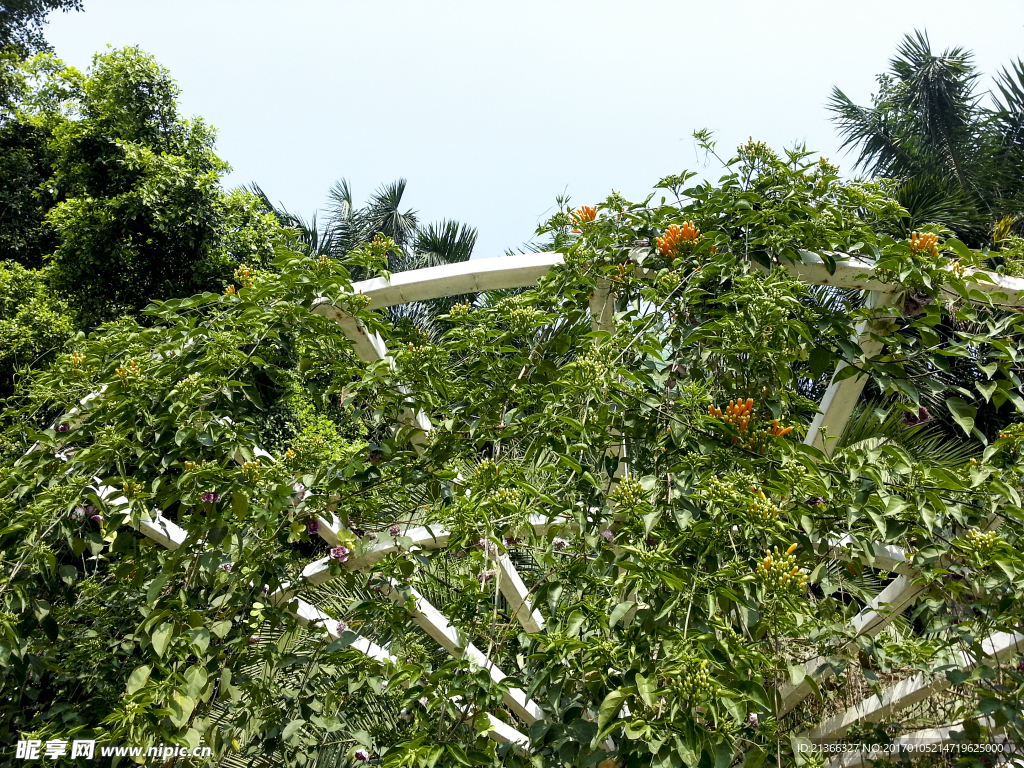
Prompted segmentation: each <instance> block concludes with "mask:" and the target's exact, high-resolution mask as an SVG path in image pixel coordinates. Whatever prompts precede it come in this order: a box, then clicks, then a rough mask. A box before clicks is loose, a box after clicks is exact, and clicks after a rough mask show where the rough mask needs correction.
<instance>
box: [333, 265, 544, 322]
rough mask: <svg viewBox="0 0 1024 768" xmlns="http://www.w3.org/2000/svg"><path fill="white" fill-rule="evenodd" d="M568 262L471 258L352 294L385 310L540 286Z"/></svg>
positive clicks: (358, 287)
mask: <svg viewBox="0 0 1024 768" xmlns="http://www.w3.org/2000/svg"><path fill="white" fill-rule="evenodd" d="M563 261H564V259H563V257H562V254H560V253H526V254H522V255H519V256H504V257H500V258H495V259H471V260H470V261H463V262H459V263H458V264H444V265H442V266H439V267H427V268H426V269H411V270H409V271H407V272H393V273H392V274H391V277H390V279H385V278H383V277H374V278H371V279H370V280H363V281H361V282H358V283H353V284H352V293H356V294H359V293H361V294H363V295H365V296H367V297H369V299H370V303H369V305H368V308H369V309H382V308H384V307H391V306H394V305H396V304H407V303H409V302H412V301H429V300H430V299H440V298H446V297H448V296H458V295H460V294H463V293H480V292H482V291H497V290H503V289H506V288H526V287H528V286H531V285H536V283H537V281H538V280H540V278H542V277H544V275H546V274H547V273H548V272H549V271H550V270H551V268H552V267H553V266H555V265H557V264H562V263H563Z"/></svg>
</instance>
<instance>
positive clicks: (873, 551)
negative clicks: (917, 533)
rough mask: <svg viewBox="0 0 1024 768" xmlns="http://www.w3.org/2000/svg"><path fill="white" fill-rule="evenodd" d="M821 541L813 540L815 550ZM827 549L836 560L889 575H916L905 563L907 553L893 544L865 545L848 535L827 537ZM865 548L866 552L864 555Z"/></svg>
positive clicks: (912, 568) (870, 543)
mask: <svg viewBox="0 0 1024 768" xmlns="http://www.w3.org/2000/svg"><path fill="white" fill-rule="evenodd" d="M820 541H821V540H820V539H818V540H815V542H814V544H815V548H816V549H817V546H818V544H819V542H820ZM825 541H826V544H827V545H828V548H829V554H831V555H832V556H833V557H835V558H836V559H838V560H845V561H848V562H851V561H853V560H857V561H858V562H863V563H864V564H865V565H867V566H868V567H871V568H877V569H878V570H880V571H888V572H890V573H899V574H907V573H917V571H916V569H915V568H914V567H913V566H912V565H910V563H909V562H908V561H907V553H906V551H905V550H904V549H903V548H902V547H897V546H896V545H895V544H879V543H877V542H868V543H867V544H866V547H865V544H863V543H860V542H857V541H856V540H855V539H854V538H853V537H852V536H851V535H850V534H844V535H843V536H838V537H829V538H828V539H826V540H825ZM865 548H866V549H867V552H866V553H865V551H864V550H865Z"/></svg>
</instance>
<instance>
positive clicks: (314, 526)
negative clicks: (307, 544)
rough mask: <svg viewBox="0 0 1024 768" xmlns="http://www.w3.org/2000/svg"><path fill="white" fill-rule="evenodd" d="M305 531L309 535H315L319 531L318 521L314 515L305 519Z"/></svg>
mask: <svg viewBox="0 0 1024 768" xmlns="http://www.w3.org/2000/svg"><path fill="white" fill-rule="evenodd" d="M306 533H308V534H309V535H310V536H316V535H317V534H318V533H320V521H319V520H317V519H316V518H315V517H313V518H310V519H309V520H307V521H306Z"/></svg>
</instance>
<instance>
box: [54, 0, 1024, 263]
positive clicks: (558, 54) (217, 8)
mask: <svg viewBox="0 0 1024 768" xmlns="http://www.w3.org/2000/svg"><path fill="white" fill-rule="evenodd" d="M915 28H921V29H926V30H927V31H928V33H929V35H930V37H931V40H932V44H933V47H934V48H936V49H940V50H941V49H943V48H945V47H947V46H955V45H959V46H964V47H966V48H970V49H972V50H974V52H975V54H976V56H977V61H978V63H979V65H980V66H981V67H982V69H983V70H984V71H985V72H986V73H989V74H991V73H994V72H995V71H996V69H997V68H998V67H1000V66H1002V65H1004V64H1006V63H1007V62H1009V61H1010V60H1011V59H1013V58H1017V57H1019V56H1021V57H1024V2H1021V1H1020V0H977V1H976V2H973V3H963V2H953V1H952V0H927V1H926V2H905V1H904V0H885V1H881V0H861V1H860V2H857V3H851V2H844V3H831V2H823V1H822V0H814V1H813V2H811V1H807V2H804V1H803V0H801V1H799V2H785V1H782V2H779V1H777V2H764V0H757V1H756V2H754V1H747V0H743V1H742V2H741V1H738V0H737V1H735V2H728V1H727V0H719V1H718V2H714V1H710V2H700V3H696V2H688V1H684V0H676V1H675V2H660V1H656V0H622V1H620V2H615V3H612V2H599V1H597V0H590V1H589V2H583V1H577V0H564V1H563V0H545V1H543V2H534V1H533V0H517V1H516V2H495V1H494V0H491V1H490V2H483V1H482V0H475V1H471V0H361V1H360V2H338V1H337V0H335V1H334V2H327V1H326V0H324V1H322V2H310V1H302V0H291V2H273V3H272V2H263V1H262V0H244V1H243V0H203V1H202V2H199V1H195V0H163V1H162V2H156V1H155V0H85V11H84V12H83V13H74V14H54V15H52V16H51V18H50V25H49V28H48V33H47V37H48V39H49V40H50V42H51V43H52V44H53V45H54V47H55V49H56V52H57V54H58V55H59V56H61V57H62V58H63V59H64V60H65V61H67V62H68V63H69V64H73V65H75V66H78V67H83V68H84V67H86V66H88V64H89V61H90V59H91V56H92V54H93V53H95V52H96V51H98V50H101V49H103V48H104V47H105V46H107V45H112V46H115V47H117V46H125V45H138V46H141V47H142V48H143V49H144V50H146V51H148V52H150V53H152V54H153V55H155V56H156V58H157V59H158V60H159V61H160V62H161V63H162V64H163V65H164V66H166V67H168V68H169V69H170V70H171V72H172V74H173V75H174V77H175V78H176V80H177V81H178V84H179V85H180V87H181V89H182V97H181V102H182V111H183V112H184V113H185V114H186V115H188V116H190V115H201V116H203V117H204V118H205V119H206V120H207V121H208V122H210V123H212V124H213V125H214V126H216V128H217V129H218V130H219V137H218V144H217V147H218V153H219V154H220V156H221V157H222V158H224V159H225V160H227V161H228V162H229V163H231V165H232V167H233V172H232V173H231V175H230V176H228V177H227V179H226V181H225V184H226V185H227V186H235V185H239V184H246V183H249V182H252V181H255V182H257V183H259V184H260V185H261V186H262V187H263V188H264V189H265V190H266V191H267V193H268V194H269V195H270V197H271V199H273V200H275V201H278V200H279V201H281V202H283V203H284V204H285V206H286V207H287V208H288V209H289V210H292V211H294V212H297V213H302V214H304V215H307V216H308V215H309V214H310V213H312V212H313V211H314V210H316V209H317V208H319V207H322V206H323V205H324V198H325V194H326V192H327V190H328V189H329V188H330V186H331V185H332V184H333V183H334V181H335V180H337V179H338V178H341V177H345V178H347V179H349V181H350V182H351V183H352V184H353V187H354V190H355V194H356V198H357V200H360V201H361V200H363V199H365V197H366V196H368V195H369V194H370V193H371V192H372V191H373V190H374V189H375V188H377V187H378V186H380V185H381V184H384V183H387V182H389V181H393V180H395V179H397V178H399V177H405V178H407V179H408V180H409V188H408V190H407V193H406V201H407V203H408V205H409V207H413V208H415V209H417V210H418V211H419V212H420V214H421V216H422V217H423V220H426V221H431V220H439V219H442V218H452V219H457V220H459V221H463V222H466V223H469V224H472V225H474V226H476V227H477V228H478V229H479V230H480V240H479V243H478V246H477V252H476V256H477V257H488V256H499V255H501V254H502V253H503V252H504V251H505V250H506V249H509V248H516V247H518V246H519V245H520V244H522V243H523V242H525V241H526V240H528V239H529V238H530V237H531V236H532V234H533V230H534V228H535V227H536V225H537V223H538V221H539V220H540V219H542V218H543V217H544V216H545V215H546V214H547V213H549V212H550V210H551V209H552V207H553V206H554V201H555V197H556V195H558V194H560V193H562V192H563V191H565V192H567V193H568V194H569V195H570V196H571V197H572V200H573V203H574V204H577V205H578V204H583V203H591V202H594V201H597V200H600V199H603V198H604V197H605V196H606V195H607V194H608V193H609V192H610V191H611V190H612V189H615V190H618V191H619V192H621V193H622V194H624V195H625V196H626V197H629V198H633V199H642V198H643V197H644V196H645V195H646V194H647V193H648V192H649V191H650V189H651V185H652V184H654V183H655V182H657V180H658V179H659V178H661V177H663V176H665V175H668V174H670V173H678V172H680V171H682V170H683V169H686V168H689V169H692V170H697V171H700V172H702V173H703V172H707V173H708V174H709V175H715V174H716V173H717V169H715V168H713V167H712V168H710V169H706V168H705V167H704V158H703V157H702V156H701V155H700V154H699V153H698V151H697V150H696V148H695V147H694V144H693V141H692V139H691V138H690V136H691V134H692V132H693V130H694V129H697V128H709V129H711V130H713V131H715V133H716V134H717V137H718V139H719V147H720V149H721V150H722V151H723V152H724V153H726V154H728V153H729V151H730V150H731V149H732V148H734V147H735V146H736V145H737V144H738V143H740V142H741V141H744V140H746V139H747V137H748V136H753V137H754V138H757V139H760V140H762V141H766V142H768V143H769V144H771V145H772V146H774V147H776V148H777V149H781V148H782V147H784V146H788V145H792V143H793V142H794V141H801V142H806V143H807V146H808V148H810V149H814V150H818V151H820V152H821V153H822V154H824V155H826V156H829V157H831V158H832V159H833V160H838V161H839V162H840V164H841V165H842V166H843V167H844V169H846V168H848V166H849V165H850V164H851V163H850V160H849V158H844V157H843V156H842V155H840V153H839V152H838V142H837V140H836V136H835V132H834V130H833V128H832V126H831V124H830V123H829V121H828V114H827V112H826V110H825V103H826V101H827V99H828V96H829V93H830V91H831V88H832V86H833V85H838V86H840V87H841V88H842V89H843V90H845V91H846V92H847V94H849V95H850V96H851V97H852V98H854V99H855V100H858V101H860V102H867V100H868V98H869V94H870V93H872V90H873V86H874V76H875V75H876V74H877V73H879V72H882V71H884V70H885V69H886V67H887V62H888V60H889V58H890V57H891V56H892V55H893V54H894V51H895V48H896V45H897V44H898V42H899V40H900V38H901V37H902V36H903V35H904V34H905V33H908V32H911V31H913V30H914V29H915ZM988 84H989V81H988V80H987V79H986V80H985V82H984V84H983V86H982V87H983V88H987V87H988Z"/></svg>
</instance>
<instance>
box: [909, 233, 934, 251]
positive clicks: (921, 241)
mask: <svg viewBox="0 0 1024 768" xmlns="http://www.w3.org/2000/svg"><path fill="white" fill-rule="evenodd" d="M910 250H911V251H913V252H914V253H927V254H930V255H932V256H938V255H939V237H938V235H931V234H928V233H925V234H918V233H917V232H911V233H910Z"/></svg>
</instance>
